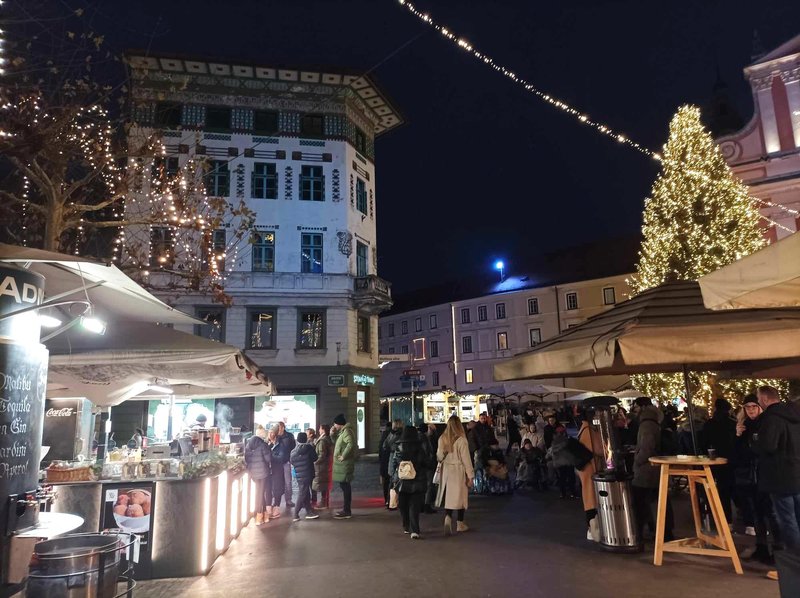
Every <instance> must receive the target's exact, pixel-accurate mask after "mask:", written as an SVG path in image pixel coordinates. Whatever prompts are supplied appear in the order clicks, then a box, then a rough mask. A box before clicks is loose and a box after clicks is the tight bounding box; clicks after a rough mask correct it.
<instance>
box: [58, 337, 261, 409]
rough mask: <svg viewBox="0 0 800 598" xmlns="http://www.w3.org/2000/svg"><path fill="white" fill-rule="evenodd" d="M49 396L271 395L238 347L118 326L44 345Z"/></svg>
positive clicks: (105, 402) (108, 401)
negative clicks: (167, 390)
mask: <svg viewBox="0 0 800 598" xmlns="http://www.w3.org/2000/svg"><path fill="white" fill-rule="evenodd" d="M47 347H48V349H49V350H50V369H49V372H48V391H47V396H48V398H59V397H86V398H88V399H89V400H90V401H92V402H93V403H95V404H96V405H101V406H110V405H117V404H119V403H121V402H123V401H125V400H127V399H131V398H139V397H140V395H146V396H147V397H148V398H159V397H160V398H163V397H165V396H166V395H165V394H161V395H155V394H154V392H153V391H152V390H151V389H149V386H150V385H152V384H154V383H157V384H158V385H162V386H170V387H171V388H172V391H173V394H175V395H177V396H188V397H198V396H213V397H216V398H223V397H230V396H254V395H269V394H273V388H272V385H271V383H270V382H269V380H268V379H267V378H266V376H265V375H264V374H263V372H261V371H260V370H259V369H258V366H256V365H255V364H254V363H253V362H252V361H251V360H250V359H249V358H247V357H246V356H245V355H244V354H243V353H242V352H241V351H240V350H239V349H237V348H236V347H232V346H230V345H226V344H224V343H218V342H214V341H211V340H208V339H205V338H202V337H199V336H194V335H191V334H186V333H184V332H179V331H177V330H172V329H170V328H166V327H164V326H156V325H154V324H142V323H130V322H129V323H117V324H115V325H114V326H113V327H111V328H109V330H108V332H107V333H106V334H105V335H103V336H101V337H98V336H97V335H89V334H86V333H84V332H83V331H81V330H79V329H72V330H69V331H67V332H65V333H64V334H62V335H60V336H57V337H55V338H53V339H52V340H50V341H49V342H48V343H47Z"/></svg>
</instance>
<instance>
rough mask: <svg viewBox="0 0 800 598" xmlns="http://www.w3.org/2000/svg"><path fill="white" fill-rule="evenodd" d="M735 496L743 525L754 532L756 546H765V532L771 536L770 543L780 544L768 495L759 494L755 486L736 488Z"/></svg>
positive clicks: (775, 520)
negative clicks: (740, 508)
mask: <svg viewBox="0 0 800 598" xmlns="http://www.w3.org/2000/svg"><path fill="white" fill-rule="evenodd" d="M736 495H737V496H738V497H739V501H740V503H741V505H742V511H743V512H744V523H745V525H747V526H751V525H752V526H753V527H754V528H755V530H756V545H763V546H766V545H767V531H769V532H770V533H771V534H772V543H773V544H775V543H777V542H780V531H779V529H778V520H777V519H776V517H775V509H774V508H773V507H772V499H771V498H770V496H769V494H767V493H765V492H759V491H758V487H757V486H756V485H755V484H751V485H749V486H736Z"/></svg>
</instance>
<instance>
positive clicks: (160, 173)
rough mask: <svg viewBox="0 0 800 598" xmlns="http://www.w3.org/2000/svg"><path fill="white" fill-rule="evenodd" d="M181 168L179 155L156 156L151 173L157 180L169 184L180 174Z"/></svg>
mask: <svg viewBox="0 0 800 598" xmlns="http://www.w3.org/2000/svg"><path fill="white" fill-rule="evenodd" d="M179 170H180V168H179V162H178V156H156V158H155V159H154V160H153V167H152V168H151V169H150V174H151V175H152V179H153V180H154V181H155V182H159V183H162V184H169V183H171V182H173V181H172V180H173V179H174V178H175V177H177V176H178V172H179Z"/></svg>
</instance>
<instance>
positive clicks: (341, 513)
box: [333, 511, 352, 519]
mask: <svg viewBox="0 0 800 598" xmlns="http://www.w3.org/2000/svg"><path fill="white" fill-rule="evenodd" d="M351 517H352V515H351V514H350V513H345V512H344V511H339V512H338V513H336V515H334V516H333V518H334V519H350V518H351Z"/></svg>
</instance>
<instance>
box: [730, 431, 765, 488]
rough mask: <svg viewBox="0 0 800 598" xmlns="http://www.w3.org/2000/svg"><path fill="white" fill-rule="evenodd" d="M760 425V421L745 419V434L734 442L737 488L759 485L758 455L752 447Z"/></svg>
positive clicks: (734, 470)
mask: <svg viewBox="0 0 800 598" xmlns="http://www.w3.org/2000/svg"><path fill="white" fill-rule="evenodd" d="M758 424H759V420H758V419H750V418H749V417H748V418H745V420H744V432H742V435H741V436H737V437H736V440H735V441H734V444H733V458H732V459H731V465H732V467H733V477H734V482H735V484H736V485H737V486H755V485H756V483H757V480H758V478H757V475H756V472H757V468H758V455H757V454H756V452H755V451H754V450H753V448H752V446H751V445H752V443H753V437H754V435H755V434H758Z"/></svg>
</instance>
